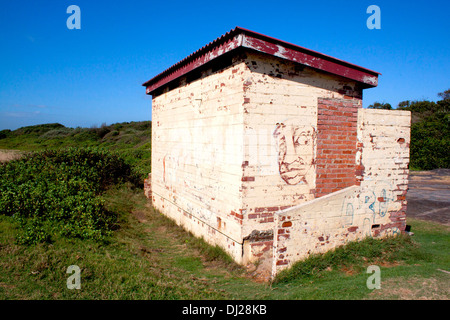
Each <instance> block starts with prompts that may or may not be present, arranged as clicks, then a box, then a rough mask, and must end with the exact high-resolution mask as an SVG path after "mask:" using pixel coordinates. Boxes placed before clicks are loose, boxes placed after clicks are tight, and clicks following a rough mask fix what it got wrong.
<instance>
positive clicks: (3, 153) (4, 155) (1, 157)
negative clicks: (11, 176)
mask: <svg viewBox="0 0 450 320" xmlns="http://www.w3.org/2000/svg"><path fill="white" fill-rule="evenodd" d="M21 155H22V152H21V151H19V150H0V162H6V161H10V160H14V159H18V158H20V157H21Z"/></svg>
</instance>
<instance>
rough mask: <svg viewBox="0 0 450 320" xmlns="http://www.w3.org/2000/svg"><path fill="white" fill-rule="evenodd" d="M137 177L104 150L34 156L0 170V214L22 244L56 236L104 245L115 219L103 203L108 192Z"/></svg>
mask: <svg viewBox="0 0 450 320" xmlns="http://www.w3.org/2000/svg"><path fill="white" fill-rule="evenodd" d="M127 181H128V182H131V183H133V184H134V185H138V184H139V176H138V175H137V174H136V173H135V171H134V170H133V168H132V167H131V166H130V165H129V164H127V163H126V162H125V161H124V160H123V159H122V158H121V157H120V156H118V155H117V154H113V153H111V152H108V151H105V150H101V149H92V148H86V149H80V148H67V149H60V150H45V151H41V152H35V153H31V154H29V155H27V156H25V157H24V158H22V159H19V160H14V161H10V162H8V163H6V164H3V165H1V166H0V192H1V195H0V214H3V215H8V216H13V218H14V220H15V221H17V223H18V224H19V225H20V227H21V230H22V232H21V234H20V236H19V238H18V239H17V240H18V241H19V242H20V243H26V244H30V243H38V242H49V241H51V238H52V237H53V236H63V237H68V238H81V239H95V240H102V239H105V238H106V237H107V236H108V235H109V234H110V232H111V230H112V229H113V228H114V227H115V221H116V218H117V217H116V215H115V214H114V213H111V212H108V211H107V210H106V209H105V205H104V200H103V199H102V197H101V194H102V192H104V191H105V190H106V189H107V188H108V187H109V186H111V185H114V184H117V183H121V182H127Z"/></svg>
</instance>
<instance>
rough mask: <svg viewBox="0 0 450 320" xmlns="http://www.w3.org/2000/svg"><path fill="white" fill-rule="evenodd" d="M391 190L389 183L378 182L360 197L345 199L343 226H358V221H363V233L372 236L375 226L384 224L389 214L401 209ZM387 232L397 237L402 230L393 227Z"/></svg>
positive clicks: (342, 212)
mask: <svg viewBox="0 0 450 320" xmlns="http://www.w3.org/2000/svg"><path fill="white" fill-rule="evenodd" d="M391 190H392V188H391V186H390V184H389V183H388V182H384V181H378V182H377V184H376V185H375V187H373V188H370V189H368V190H365V191H363V192H362V193H361V194H360V195H359V197H355V196H351V197H346V198H344V200H343V202H342V208H341V216H342V217H343V220H342V221H343V222H342V226H343V227H349V226H352V225H358V224H359V223H358V219H362V224H360V225H362V228H363V230H364V231H363V232H364V233H365V234H366V235H371V234H372V228H373V226H374V225H377V224H383V223H384V221H386V218H385V217H386V215H387V214H388V213H389V212H392V211H397V210H398V209H399V208H398V205H399V203H398V202H397V201H395V199H394V195H393V193H392V191H391ZM360 221H361V220H360ZM386 232H387V233H388V234H393V235H395V234H397V233H399V232H400V230H399V229H398V228H396V227H393V228H391V229H389V230H386Z"/></svg>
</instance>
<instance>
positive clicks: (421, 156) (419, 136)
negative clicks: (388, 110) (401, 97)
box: [398, 90, 450, 170]
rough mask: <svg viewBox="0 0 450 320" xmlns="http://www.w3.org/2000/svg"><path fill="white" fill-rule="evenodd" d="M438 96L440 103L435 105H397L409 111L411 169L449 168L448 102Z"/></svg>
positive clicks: (407, 103) (406, 103)
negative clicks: (410, 120) (410, 119)
mask: <svg viewBox="0 0 450 320" xmlns="http://www.w3.org/2000/svg"><path fill="white" fill-rule="evenodd" d="M446 92H448V90H447V91H446ZM439 96H443V97H444V99H443V100H439V101H437V102H432V101H427V100H424V101H412V102H411V101H404V102H401V103H400V104H399V108H398V109H399V110H409V111H411V118H412V124H411V146H410V148H411V149H410V153H411V157H410V167H411V168H412V169H421V170H431V169H436V168H450V153H449V152H448V150H449V149H450V117H449V109H450V98H448V97H446V96H445V95H443V93H440V94H439Z"/></svg>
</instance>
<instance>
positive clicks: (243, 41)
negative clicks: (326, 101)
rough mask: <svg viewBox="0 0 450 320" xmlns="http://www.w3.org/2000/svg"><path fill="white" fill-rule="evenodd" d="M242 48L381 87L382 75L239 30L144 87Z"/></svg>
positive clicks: (157, 84) (151, 88) (152, 87)
mask: <svg viewBox="0 0 450 320" xmlns="http://www.w3.org/2000/svg"><path fill="white" fill-rule="evenodd" d="M239 47H243V48H247V49H251V50H256V51H259V52H262V53H266V54H269V55H272V56H275V57H279V58H282V59H286V60H289V61H293V62H296V63H300V64H303V65H306V66H309V67H311V68H315V69H319V70H323V71H325V72H329V73H332V74H336V75H339V76H342V77H345V78H348V79H351V80H354V81H357V82H360V83H362V85H363V87H365V88H370V87H376V86H377V85H378V75H380V73H379V72H376V71H373V70H370V69H366V68H363V67H360V66H357V65H354V64H352V63H349V62H346V61H343V60H340V59H337V58H334V57H331V56H328V55H325V54H322V53H319V52H316V51H313V50H309V49H306V48H303V47H300V46H297V45H294V44H291V43H288V42H285V41H282V40H278V39H275V38H272V37H268V36H265V35H262V34H259V33H256V32H253V31H250V30H247V29H243V28H239V27H236V28H235V29H233V30H231V31H230V32H228V33H226V34H224V35H223V36H221V37H219V38H217V39H216V40H214V41H212V42H210V43H209V44H207V45H206V46H204V47H202V48H201V49H199V50H197V51H196V52H194V53H192V54H191V55H189V56H188V57H186V58H184V59H183V60H181V61H180V62H178V63H176V64H174V65H173V66H171V67H170V68H168V69H166V70H165V71H163V72H161V73H160V74H158V75H156V76H155V77H153V78H152V79H150V80H148V81H146V82H145V83H143V84H142V85H143V86H145V87H146V93H147V94H152V92H154V91H155V90H156V89H158V88H160V87H161V86H164V85H165V84H167V83H169V82H171V81H173V80H175V79H177V78H179V77H181V76H183V75H184V74H187V73H188V72H190V71H192V70H195V69H197V68H199V67H201V66H202V65H204V64H206V63H208V62H210V61H212V60H214V59H216V58H217V57H219V56H221V55H223V54H225V53H227V52H230V51H233V50H235V49H237V48H239Z"/></svg>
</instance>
